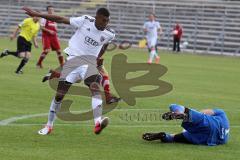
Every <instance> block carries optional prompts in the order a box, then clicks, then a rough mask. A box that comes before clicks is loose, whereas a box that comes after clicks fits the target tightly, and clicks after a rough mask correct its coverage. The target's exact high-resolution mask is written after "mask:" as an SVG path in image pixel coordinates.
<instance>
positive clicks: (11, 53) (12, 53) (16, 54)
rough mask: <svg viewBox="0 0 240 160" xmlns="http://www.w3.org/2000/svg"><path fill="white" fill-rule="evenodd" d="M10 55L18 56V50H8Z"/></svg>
mask: <svg viewBox="0 0 240 160" xmlns="http://www.w3.org/2000/svg"><path fill="white" fill-rule="evenodd" d="M7 53H8V54H9V55H12V56H15V57H18V52H17V51H16V52H12V51H8V52H7Z"/></svg>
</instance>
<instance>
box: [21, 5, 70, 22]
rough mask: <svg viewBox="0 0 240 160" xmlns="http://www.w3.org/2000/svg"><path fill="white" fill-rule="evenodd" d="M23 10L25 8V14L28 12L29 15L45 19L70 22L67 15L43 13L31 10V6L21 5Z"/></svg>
mask: <svg viewBox="0 0 240 160" xmlns="http://www.w3.org/2000/svg"><path fill="white" fill-rule="evenodd" d="M23 10H25V11H26V12H25V13H26V14H28V15H29V16H31V17H42V18H45V19H47V20H50V21H54V22H57V23H64V24H70V19H69V18H67V17H62V16H58V15H53V14H45V13H41V12H38V11H36V10H33V9H31V8H28V7H23Z"/></svg>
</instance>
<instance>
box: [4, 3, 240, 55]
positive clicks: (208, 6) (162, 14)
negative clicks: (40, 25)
mask: <svg viewBox="0 0 240 160" xmlns="http://www.w3.org/2000/svg"><path fill="white" fill-rule="evenodd" d="M84 2H88V3H87V4H86V3H84ZM48 4H54V6H55V7H56V12H57V13H58V14H60V15H65V16H69V17H70V16H80V15H83V14H90V15H94V14H95V11H96V7H101V6H104V7H108V8H109V9H110V11H111V26H112V27H113V28H114V29H115V31H116V33H117V41H123V40H130V41H131V42H132V43H133V44H137V43H138V41H139V40H141V39H142V38H143V37H144V34H143V31H142V25H143V23H144V21H146V20H147V17H148V15H149V13H150V12H155V14H156V16H157V20H159V21H160V23H161V25H162V27H163V31H164V34H163V35H162V36H161V39H160V41H159V47H161V48H166V49H171V47H172V35H171V31H172V28H173V25H174V24H175V22H179V23H181V24H182V26H183V30H184V36H183V41H187V42H188V43H189V45H188V46H187V50H191V51H192V50H193V51H194V52H197V53H202V52H203V53H217V54H239V53H240V45H239V44H240V38H239V37H240V20H239V17H240V2H238V1H224V0H168V1H164V0H155V1H144V0H131V1H129V0H119V1H118V0H99V1H96V0H82V1H79V0H58V1H56V0H55V1H54V0H53V1H51V0H48V1H47V0H41V1H38V0H9V1H5V2H4V3H2V5H1V6H0V20H1V23H0V25H1V28H0V35H1V36H6V35H9V34H10V32H11V31H12V30H13V27H15V26H16V24H18V23H19V22H20V21H21V20H22V19H23V18H25V17H26V15H25V14H24V12H23V11H22V10H21V7H22V6H24V5H27V6H31V7H33V8H35V9H39V10H42V11H43V10H44V9H45V7H46V5H48ZM72 33H73V29H72V28H71V27H69V26H66V25H59V35H60V37H61V39H65V40H66V39H69V37H70V36H71V34H72ZM239 55H240V54H239Z"/></svg>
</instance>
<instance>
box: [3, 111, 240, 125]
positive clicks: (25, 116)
mask: <svg viewBox="0 0 240 160" xmlns="http://www.w3.org/2000/svg"><path fill="white" fill-rule="evenodd" d="M166 110H167V109H166ZM166 110H164V109H153V108H152V109H145V108H136V109H133V108H132V109H122V108H116V109H114V110H113V112H114V111H166ZM227 110H228V109H225V111H227ZM86 111H89V110H80V111H71V112H72V113H81V112H86ZM228 111H240V110H228ZM110 113H111V112H110ZM47 115H48V113H39V114H30V115H22V116H15V117H11V118H8V119H5V120H1V121H0V126H5V125H8V124H11V123H13V122H16V121H18V120H23V119H28V118H36V117H42V116H47Z"/></svg>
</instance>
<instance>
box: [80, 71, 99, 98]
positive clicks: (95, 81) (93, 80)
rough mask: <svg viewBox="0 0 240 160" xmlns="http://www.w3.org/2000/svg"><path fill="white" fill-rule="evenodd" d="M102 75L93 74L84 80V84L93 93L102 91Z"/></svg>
mask: <svg viewBox="0 0 240 160" xmlns="http://www.w3.org/2000/svg"><path fill="white" fill-rule="evenodd" d="M101 79H102V76H101V75H92V76H90V77H88V78H86V79H85V80H84V84H85V85H87V86H88V87H89V89H90V90H91V92H92V94H93V95H95V94H99V93H100V92H101V91H100V82H101Z"/></svg>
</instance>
